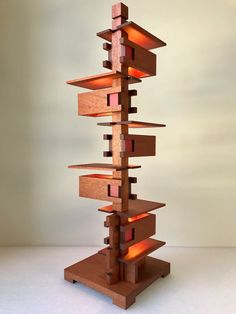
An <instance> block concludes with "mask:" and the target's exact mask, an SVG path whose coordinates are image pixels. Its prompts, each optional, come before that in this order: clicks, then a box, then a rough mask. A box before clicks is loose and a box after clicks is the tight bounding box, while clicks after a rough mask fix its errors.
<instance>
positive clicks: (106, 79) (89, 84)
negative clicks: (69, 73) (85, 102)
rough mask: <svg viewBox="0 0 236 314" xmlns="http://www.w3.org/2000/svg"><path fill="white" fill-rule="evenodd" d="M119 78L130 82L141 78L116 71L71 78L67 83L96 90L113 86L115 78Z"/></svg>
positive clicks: (137, 81)
mask: <svg viewBox="0 0 236 314" xmlns="http://www.w3.org/2000/svg"><path fill="white" fill-rule="evenodd" d="M118 78H123V79H124V80H127V82H128V83H129V84H132V83H139V82H140V80H139V79H137V78H135V77H130V76H128V75H124V74H122V73H120V72H117V71H116V72H108V73H103V74H98V75H93V76H88V77H83V78H80V79H75V80H70V81H67V84H70V85H75V86H78V87H83V88H88V89H95V90H96V89H101V88H107V87H111V86H112V83H113V80H115V79H118Z"/></svg>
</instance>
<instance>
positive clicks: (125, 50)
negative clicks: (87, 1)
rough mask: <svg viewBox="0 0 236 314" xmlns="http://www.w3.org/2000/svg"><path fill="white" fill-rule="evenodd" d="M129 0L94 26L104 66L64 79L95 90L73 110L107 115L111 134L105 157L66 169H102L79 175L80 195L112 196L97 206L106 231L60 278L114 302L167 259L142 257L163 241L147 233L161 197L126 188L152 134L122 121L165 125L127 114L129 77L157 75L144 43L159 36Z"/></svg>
mask: <svg viewBox="0 0 236 314" xmlns="http://www.w3.org/2000/svg"><path fill="white" fill-rule="evenodd" d="M127 19H128V7H127V6H126V5H124V4H123V3H117V4H115V5H113V6H112V26H111V29H109V30H107V31H104V32H100V33H98V36H100V37H102V38H104V39H106V40H107V41H109V42H110V43H104V44H103V49H104V50H106V51H107V52H108V59H107V60H104V61H103V66H104V67H105V68H108V69H110V70H111V71H110V72H108V73H104V74H99V75H94V76H89V77H85V78H80V79H76V80H71V81H68V82H67V83H68V84H71V85H75V86H78V87H82V88H88V89H92V90H94V91H90V92H86V93H80V94H79V95H78V114H79V115H82V116H89V117H101V116H111V122H102V123H99V125H104V126H110V127H111V131H112V132H111V134H105V135H104V137H103V138H104V139H105V140H107V141H108V144H109V149H108V150H107V151H105V152H104V156H106V157H110V158H111V159H112V162H111V163H107V164H103V163H91V164H82V165H81V164H79V165H72V166H69V168H74V169H89V170H92V169H94V170H108V171H112V175H105V174H91V175H84V176H80V177H79V183H80V184H79V195H80V196H81V197H88V198H92V199H98V200H103V201H108V202H111V204H110V205H108V206H102V207H100V208H99V209H98V210H99V211H102V212H105V213H107V214H109V215H108V216H107V217H106V219H105V221H104V227H106V228H107V231H108V235H107V236H106V237H105V238H104V244H106V245H108V246H107V247H105V248H104V249H102V250H99V252H98V253H97V254H95V255H93V256H91V257H89V258H87V259H85V260H83V261H81V262H79V263H76V264H74V265H72V266H70V267H68V268H66V269H65V279H66V280H68V281H70V282H75V281H79V282H81V283H84V284H86V285H88V286H89V287H91V288H94V289H96V290H98V291H100V292H102V293H104V294H106V295H108V296H110V297H111V298H112V300H113V303H114V304H116V305H118V306H120V307H122V308H125V309H126V308H128V307H129V306H130V305H131V304H132V303H134V302H135V297H136V295H137V294H138V293H140V292H141V291H142V290H143V289H145V288H146V287H147V286H148V285H150V284H151V283H152V282H153V281H154V280H156V279H157V278H159V277H164V276H166V275H167V274H168V273H169V272H170V264H169V263H167V262H163V261H160V260H156V259H154V258H151V257H149V256H147V255H148V254H150V253H151V252H153V251H154V250H156V249H158V248H159V247H161V246H162V245H164V244H165V243H164V242H162V241H157V240H154V239H152V238H150V236H152V235H154V234H155V215H153V214H150V213H149V212H150V211H152V210H154V209H158V208H161V207H163V206H165V204H163V203H157V202H150V201H145V200H140V199H137V195H136V194H132V193H131V185H132V183H136V182H137V178H136V177H129V169H134V168H139V167H140V166H135V165H129V160H128V159H129V157H138V156H154V155H155V149H156V144H155V136H147V135H136V134H135V135H133V134H129V128H150V127H164V126H165V125H164V124H157V123H148V122H141V121H131V120H129V116H128V115H129V114H130V113H136V112H137V108H136V107H131V98H132V96H136V95H137V91H136V90H129V84H130V83H137V82H141V80H140V79H139V78H144V77H148V76H152V75H155V74H156V55H155V54H153V53H152V52H150V51H149V50H150V49H154V48H157V47H161V46H164V45H165V43H164V42H163V41H161V40H160V39H158V38H157V37H155V36H154V35H152V34H151V33H149V32H148V31H146V30H144V29H143V28H141V27H140V26H138V25H137V24H135V23H133V22H129V21H127Z"/></svg>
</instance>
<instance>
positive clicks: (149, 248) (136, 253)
mask: <svg viewBox="0 0 236 314" xmlns="http://www.w3.org/2000/svg"><path fill="white" fill-rule="evenodd" d="M163 245H165V242H163V241H159V240H155V239H151V238H149V239H145V240H143V241H141V242H139V243H137V244H134V245H132V246H131V247H130V248H129V252H128V253H127V254H126V255H125V256H123V257H120V258H119V261H120V262H122V263H125V264H128V263H135V262H137V261H139V260H141V259H142V258H143V257H145V256H146V255H148V254H150V253H152V252H153V251H155V250H156V249H158V248H160V247H161V246H163Z"/></svg>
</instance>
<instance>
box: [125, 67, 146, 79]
mask: <svg viewBox="0 0 236 314" xmlns="http://www.w3.org/2000/svg"><path fill="white" fill-rule="evenodd" d="M128 74H129V75H131V76H134V77H137V78H142V77H146V76H148V74H147V73H145V72H142V71H139V70H137V69H134V68H131V67H129V68H128Z"/></svg>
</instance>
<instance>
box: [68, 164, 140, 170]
mask: <svg viewBox="0 0 236 314" xmlns="http://www.w3.org/2000/svg"><path fill="white" fill-rule="evenodd" d="M68 168H71V169H91V170H107V171H123V170H127V169H137V168H141V166H139V165H128V166H127V167H124V168H122V167H120V166H115V165H113V164H104V163H92V164H81V165H71V166H68Z"/></svg>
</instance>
